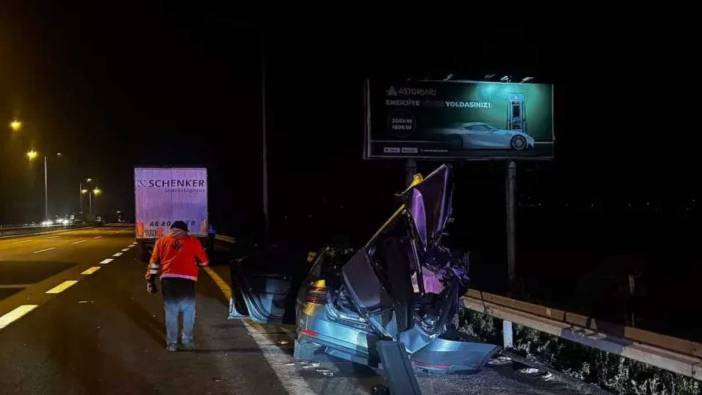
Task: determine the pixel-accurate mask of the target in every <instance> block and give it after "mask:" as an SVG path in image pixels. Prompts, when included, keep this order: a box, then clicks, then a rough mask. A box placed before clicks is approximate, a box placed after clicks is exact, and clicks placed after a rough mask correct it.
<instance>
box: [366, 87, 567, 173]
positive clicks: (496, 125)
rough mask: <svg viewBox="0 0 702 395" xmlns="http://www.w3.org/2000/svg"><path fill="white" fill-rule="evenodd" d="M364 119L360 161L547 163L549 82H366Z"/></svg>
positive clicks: (550, 135) (550, 147)
mask: <svg viewBox="0 0 702 395" xmlns="http://www.w3.org/2000/svg"><path fill="white" fill-rule="evenodd" d="M365 116H366V117H365V120H366V123H365V132H366V134H365V147H364V157H365V158H366V159H373V158H417V159H431V158H442V159H447V158H454V159H467V160H471V159H475V160H485V159H502V158H505V159H508V158H523V159H551V158H552V157H553V144H554V135H553V86H552V85H549V84H524V83H498V82H476V81H409V82H408V81H381V80H368V81H366V85H365Z"/></svg>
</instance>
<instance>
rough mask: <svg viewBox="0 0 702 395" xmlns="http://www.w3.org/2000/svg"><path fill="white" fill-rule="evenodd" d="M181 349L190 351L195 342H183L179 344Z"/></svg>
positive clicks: (193, 347)
mask: <svg viewBox="0 0 702 395" xmlns="http://www.w3.org/2000/svg"><path fill="white" fill-rule="evenodd" d="M181 349H182V350H185V351H192V350H194V349H195V343H193V342H188V343H183V345H182V346H181Z"/></svg>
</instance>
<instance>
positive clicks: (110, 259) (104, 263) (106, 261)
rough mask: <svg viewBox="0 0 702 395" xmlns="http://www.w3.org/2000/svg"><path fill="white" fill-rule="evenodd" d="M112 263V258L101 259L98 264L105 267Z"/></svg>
mask: <svg viewBox="0 0 702 395" xmlns="http://www.w3.org/2000/svg"><path fill="white" fill-rule="evenodd" d="M112 261H114V259H112V258H107V259H103V260H102V261H100V264H101V265H107V264H108V263H110V262H112Z"/></svg>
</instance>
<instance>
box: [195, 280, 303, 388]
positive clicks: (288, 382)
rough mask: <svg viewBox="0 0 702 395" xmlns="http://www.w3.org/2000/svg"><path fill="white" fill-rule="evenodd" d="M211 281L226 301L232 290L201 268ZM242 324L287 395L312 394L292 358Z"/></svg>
mask: <svg viewBox="0 0 702 395" xmlns="http://www.w3.org/2000/svg"><path fill="white" fill-rule="evenodd" d="M203 269H204V270H205V272H206V273H207V274H209V275H210V277H211V278H212V280H213V281H214V282H215V284H217V286H218V287H219V289H220V290H221V291H222V293H223V294H224V296H225V297H226V298H227V299H230V298H231V296H232V289H231V287H230V286H229V284H227V283H226V282H225V281H224V280H223V279H222V277H220V276H219V275H218V274H217V273H216V272H215V271H214V270H212V269H211V268H209V267H207V266H205V267H204V268H203ZM241 322H243V323H244V328H246V330H247V331H248V332H249V335H251V337H252V338H253V339H254V341H255V342H256V344H257V345H258V348H259V349H260V350H261V352H262V353H263V356H264V357H265V358H266V361H267V362H268V365H269V366H270V367H271V369H273V372H274V373H275V375H276V377H278V381H280V383H281V384H282V385H283V387H285V389H286V391H287V392H288V393H289V394H301V395H302V394H314V391H312V388H310V386H309V385H308V384H307V382H306V381H305V379H303V378H302V376H300V375H299V374H298V373H297V370H296V369H295V365H296V364H295V360H294V359H293V358H292V356H291V355H290V354H288V353H286V352H284V351H283V350H281V349H280V348H279V347H278V345H277V344H276V343H273V342H271V340H270V339H268V338H267V337H266V335H264V334H262V333H260V332H259V330H257V329H256V327H255V326H254V325H253V324H251V323H249V322H248V319H244V320H241Z"/></svg>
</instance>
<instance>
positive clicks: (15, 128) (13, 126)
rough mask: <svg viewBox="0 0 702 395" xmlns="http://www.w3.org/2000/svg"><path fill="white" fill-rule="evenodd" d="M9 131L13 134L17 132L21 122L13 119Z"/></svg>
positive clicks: (20, 127)
mask: <svg viewBox="0 0 702 395" xmlns="http://www.w3.org/2000/svg"><path fill="white" fill-rule="evenodd" d="M10 129H12V131H13V132H18V131H19V130H20V129H22V121H20V120H18V119H13V120H12V122H10Z"/></svg>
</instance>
